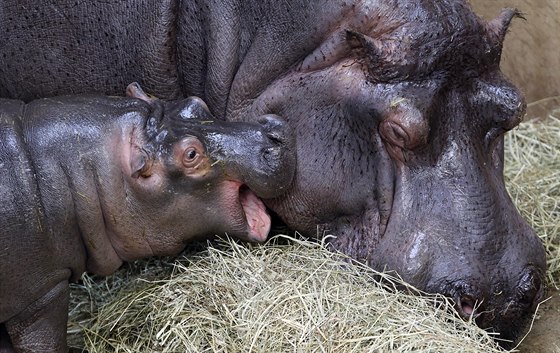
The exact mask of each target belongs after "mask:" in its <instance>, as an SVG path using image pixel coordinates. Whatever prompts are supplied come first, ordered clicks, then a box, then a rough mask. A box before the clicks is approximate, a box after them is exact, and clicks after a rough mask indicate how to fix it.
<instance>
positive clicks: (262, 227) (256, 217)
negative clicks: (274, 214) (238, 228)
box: [239, 189, 270, 242]
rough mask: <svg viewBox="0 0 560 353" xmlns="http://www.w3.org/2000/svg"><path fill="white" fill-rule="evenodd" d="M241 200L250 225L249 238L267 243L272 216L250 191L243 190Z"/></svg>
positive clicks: (240, 194)
mask: <svg viewBox="0 0 560 353" xmlns="http://www.w3.org/2000/svg"><path fill="white" fill-rule="evenodd" d="M239 199H240V201H241V206H242V207H243V211H245V218H246V219H247V224H248V225H249V238H250V239H251V240H253V241H258V242H263V241H265V240H266V237H267V236H268V232H269V231H270V216H269V215H268V212H266V207H265V206H264V204H263V202H262V201H261V199H259V198H258V197H257V195H255V194H254V193H253V192H252V191H251V190H249V189H243V190H241V191H240V193H239Z"/></svg>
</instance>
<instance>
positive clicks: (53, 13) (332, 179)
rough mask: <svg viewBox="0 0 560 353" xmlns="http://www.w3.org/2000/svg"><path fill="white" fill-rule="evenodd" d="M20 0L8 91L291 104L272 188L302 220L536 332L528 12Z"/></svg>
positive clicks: (489, 320)
mask: <svg viewBox="0 0 560 353" xmlns="http://www.w3.org/2000/svg"><path fill="white" fill-rule="evenodd" d="M20 3H21V2H17V3H16V2H15V1H13V2H6V1H4V2H3V3H2V4H3V5H2V7H1V8H2V10H1V12H0V32H2V33H5V32H9V33H10V36H7V37H5V39H4V41H6V43H4V44H5V45H0V58H3V64H2V65H0V95H2V96H6V97H17V98H21V99H32V98H35V97H38V96H41V95H53V94H59V93H61V92H82V91H89V90H95V91H99V92H102V93H107V94H115V93H118V92H120V87H122V85H123V84H125V83H127V81H132V80H139V79H140V78H141V79H142V81H141V83H142V84H143V85H144V86H145V88H147V89H148V91H152V92H158V93H163V96H164V97H167V98H174V97H178V96H181V95H197V96H200V97H201V98H202V99H203V100H204V101H205V102H207V103H208V105H209V107H210V110H211V111H212V112H213V113H214V114H215V115H216V116H218V117H219V118H222V119H225V120H229V121H240V120H246V121H251V120H254V119H255V117H257V116H261V115H263V114H277V115H279V116H282V117H283V118H285V119H286V120H287V122H288V124H289V125H290V126H291V127H292V128H293V130H294V131H295V133H296V138H297V147H296V152H297V163H298V168H297V171H296V175H295V181H294V183H293V185H292V186H291V188H290V189H289V190H288V192H287V193H286V194H283V195H282V196H280V197H278V198H274V199H271V200H268V201H267V205H268V206H269V207H270V208H272V209H273V210H274V211H275V212H276V213H277V214H278V215H279V216H280V217H281V218H282V219H283V220H284V221H285V222H286V223H287V224H288V225H289V226H290V227H292V228H294V229H297V230H299V231H301V232H303V233H304V234H308V235H315V234H317V232H318V235H319V236H322V235H323V234H329V233H332V234H335V235H337V238H336V239H335V240H333V241H332V243H333V245H334V246H335V247H336V248H337V249H339V250H342V251H344V252H346V253H348V254H350V255H351V256H353V257H355V258H357V259H360V260H364V261H366V262H367V263H368V264H370V265H371V266H372V267H374V268H377V269H384V268H386V269H390V270H395V271H397V272H398V273H399V274H401V275H402V276H403V278H404V279H405V280H408V281H409V282H411V283H412V284H414V285H416V286H417V287H419V288H420V289H424V290H428V291H432V292H440V293H444V294H446V295H448V296H450V297H452V298H454V300H455V301H456V303H457V309H458V310H459V312H460V313H461V314H462V315H463V316H464V317H469V316H470V314H469V313H471V312H472V310H473V306H474V305H475V304H476V305H480V307H479V308H478V309H477V310H476V312H475V317H476V319H477V322H478V323H479V324H480V325H481V326H482V327H485V328H489V329H491V330H493V331H496V332H499V333H500V334H501V336H500V337H501V338H504V339H516V338H518V337H519V336H520V334H521V333H522V332H523V329H524V327H525V324H526V322H527V320H528V319H530V317H531V313H532V312H533V311H534V309H535V305H536V304H537V302H538V301H539V300H540V299H541V298H542V296H543V285H542V282H543V274H544V271H545V253H544V248H543V246H542V244H541V242H540V241H539V239H538V238H537V236H536V235H535V233H534V231H533V230H532V229H531V228H530V227H529V226H528V225H527V224H526V223H525V221H523V220H522V219H521V216H520V215H519V213H518V211H517V210H516V209H515V207H514V205H513V204H512V202H511V200H510V198H509V196H508V194H507V192H506V190H505V187H504V182H503V178H502V174H503V173H502V164H503V146H502V141H503V134H504V133H505V132H507V131H508V130H510V129H512V128H513V127H515V126H516V125H517V124H518V123H519V121H520V120H521V118H522V115H523V112H524V109H525V102H524V99H523V97H522V95H521V94H520V93H519V91H518V90H517V89H516V88H515V87H513V86H512V85H511V84H510V83H509V82H508V81H507V79H506V78H505V77H504V76H503V75H502V73H501V72H500V69H499V60H500V53H501V48H502V41H503V37H504V35H505V32H506V29H507V26H508V25H509V22H510V20H511V19H512V17H514V16H515V12H514V11H506V12H504V13H503V14H502V15H500V17H498V18H497V19H496V20H494V21H492V22H490V23H486V22H484V21H483V20H481V19H479V18H478V17H476V16H475V15H474V14H473V13H472V11H471V10H470V8H469V7H468V5H467V4H466V3H465V2H464V1H461V0H391V1H389V0H386V1H376V0H366V1H351V0H334V1H332V0H329V1H326V0H319V1H304V0H300V1H297V0H290V1H267V0H264V1H254V2H249V1H239V0H227V1H222V0H220V1H211V0H200V1H182V2H169V1H163V2H162V1H155V0H154V1H143V2H135V3H134V5H131V4H129V3H126V4H123V3H122V2H120V1H108V2H107V1H103V2H87V3H75V2H73V1H57V2H56V4H53V3H51V2H47V3H45V5H37V4H36V3H35V2H31V1H24V2H23V3H25V4H26V6H25V7H23V6H21V5H20ZM16 4H17V5H16ZM38 6H40V7H38ZM23 8H25V10H22V9H23ZM6 38H7V39H6ZM22 57H23V58H26V60H21V59H20V58H22ZM85 77H87V79H88V82H89V83H90V85H89V86H87V87H85V86H84V85H83V84H82V82H83V80H84V78H85ZM317 227H318V228H317Z"/></svg>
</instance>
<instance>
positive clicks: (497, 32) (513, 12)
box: [487, 8, 525, 47]
mask: <svg viewBox="0 0 560 353" xmlns="http://www.w3.org/2000/svg"><path fill="white" fill-rule="evenodd" d="M514 18H521V19H525V17H523V14H522V13H521V12H520V11H519V10H517V9H512V8H507V9H503V10H502V12H501V13H500V14H499V15H498V17H496V18H495V19H493V20H492V21H490V22H488V25H487V28H488V30H489V31H490V33H492V34H493V36H494V38H495V40H496V43H495V45H496V46H499V47H501V46H502V43H503V41H504V37H505V36H506V33H507V30H508V28H509V25H510V23H511V21H512V20H513V19H514Z"/></svg>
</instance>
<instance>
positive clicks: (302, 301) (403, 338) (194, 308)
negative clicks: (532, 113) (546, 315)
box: [69, 110, 560, 353]
mask: <svg viewBox="0 0 560 353" xmlns="http://www.w3.org/2000/svg"><path fill="white" fill-rule="evenodd" d="M559 144H560V110H557V111H552V112H551V113H550V114H549V118H548V119H546V120H543V121H530V122H525V123H523V124H522V125H521V126H520V127H519V128H517V129H515V130H514V131H512V132H511V133H509V134H508V135H507V138H506V142H505V146H506V169H505V176H506V183H507V186H508V190H509V191H510V194H511V195H512V199H513V200H514V201H515V202H516V204H517V205H518V207H519V209H520V210H521V212H522V214H523V216H524V217H525V218H526V219H527V220H528V221H529V222H530V223H531V224H532V225H533V227H535V229H536V230H537V232H538V233H539V235H540V236H541V238H542V239H543V242H544V243H545V246H546V249H547V255H548V262H549V269H548V278H549V282H550V283H551V284H557V283H559V282H558V281H559V280H560V231H559V230H560V226H559V224H558V221H557V220H558V219H559V217H558V216H559V213H560V208H559V202H560V201H559V200H560V195H559V193H560V185H559V183H560V174H559V173H560V156H559V153H560V147H559ZM279 239H280V238H276V239H273V240H272V241H270V242H268V243H267V244H265V245H240V244H238V243H237V242H233V241H225V242H222V243H219V244H216V245H213V246H210V247H208V248H207V249H204V250H202V251H196V252H193V253H191V254H187V255H186V256H184V257H182V258H179V259H177V260H171V259H150V260H147V261H139V262H134V263H132V264H127V265H126V266H125V267H124V268H123V269H121V270H120V271H119V272H118V273H117V274H115V275H113V276H110V277H108V278H106V279H92V278H91V277H89V276H87V275H84V277H83V283H81V284H79V285H73V293H72V303H71V312H70V320H69V342H70V345H71V347H73V348H74V350H75V351H76V350H77V351H80V350H82V349H84V350H86V351H88V352H91V353H97V352H341V353H344V352H456V351H457V352H504V350H502V349H500V348H499V347H497V346H496V344H495V342H494V341H493V340H492V337H491V336H490V335H489V334H488V333H486V332H485V331H483V330H480V329H479V328H478V327H476V326H475V325H474V324H472V323H469V322H464V321H463V320H461V319H460V318H459V317H458V316H457V314H455V312H454V310H453V309H452V306H451V304H449V303H448V301H446V300H445V299H443V298H441V297H440V296H437V295H423V296H418V295H412V294H410V293H404V292H395V291H394V288H393V285H394V284H396V283H399V281H398V280H397V279H394V278H391V277H389V276H388V275H385V274H379V273H376V272H374V271H373V270H371V269H369V268H367V267H365V266H363V265H360V264H356V263H348V262H347V261H344V260H343V255H340V254H336V253H333V252H331V251H329V250H328V249H327V248H326V247H325V246H324V245H322V244H316V243H311V242H306V241H302V240H295V239H291V240H290V241H289V242H287V243H286V242H285V241H284V242H281V241H278V240H279ZM380 276H381V277H383V278H385V279H386V281H384V282H383V283H381V282H379V281H377V280H375V279H378V278H379V277H380ZM390 283H393V285H392V284H390ZM410 291H411V292H414V290H413V289H412V288H410Z"/></svg>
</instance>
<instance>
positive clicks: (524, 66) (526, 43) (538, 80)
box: [468, 0, 560, 114]
mask: <svg viewBox="0 0 560 353" xmlns="http://www.w3.org/2000/svg"><path fill="white" fill-rule="evenodd" d="M468 1H469V2H470V3H471V4H472V6H473V9H474V11H475V12H476V13H477V14H478V15H479V16H482V17H483V18H484V19H486V20H491V19H493V18H494V17H496V16H497V15H498V13H499V12H500V10H501V9H502V8H506V7H516V8H518V9H519V10H520V11H521V12H522V13H523V15H524V17H525V18H526V19H527V21H523V20H519V19H518V20H515V21H513V23H512V25H511V27H510V32H509V34H508V35H507V36H506V40H505V44H504V49H503V55H502V70H503V72H504V73H505V74H506V75H507V76H508V77H509V78H510V79H511V80H512V81H513V82H514V83H515V84H516V85H517V86H518V87H520V88H521V90H522V91H523V93H524V94H525V96H526V98H527V102H528V103H531V102H534V101H537V100H541V99H544V98H547V97H553V96H560V0H468ZM530 108H531V106H529V109H528V113H529V114H531V110H530Z"/></svg>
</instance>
